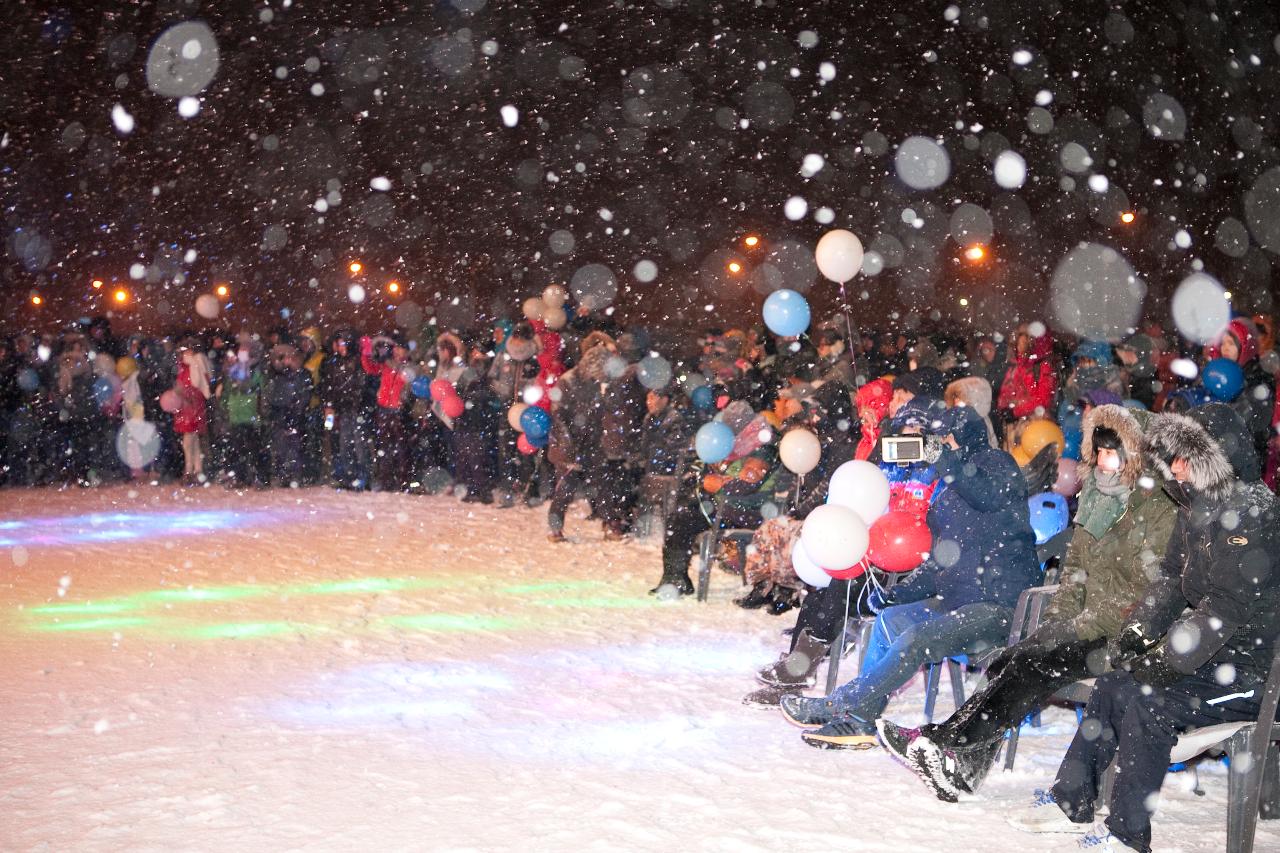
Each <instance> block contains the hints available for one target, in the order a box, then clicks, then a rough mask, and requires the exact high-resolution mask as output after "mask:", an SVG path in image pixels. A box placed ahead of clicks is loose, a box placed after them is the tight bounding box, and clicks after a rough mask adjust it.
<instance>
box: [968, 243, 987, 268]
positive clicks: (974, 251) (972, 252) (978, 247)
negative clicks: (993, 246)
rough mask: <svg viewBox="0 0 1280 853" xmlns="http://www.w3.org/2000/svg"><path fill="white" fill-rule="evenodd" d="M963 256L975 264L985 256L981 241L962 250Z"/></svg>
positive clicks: (985, 251) (985, 252)
mask: <svg viewBox="0 0 1280 853" xmlns="http://www.w3.org/2000/svg"><path fill="white" fill-rule="evenodd" d="M964 256H965V258H967V259H968V260H970V261H972V262H973V263H975V264H976V263H977V262H978V261H980V260H982V259H983V258H985V257H986V256H987V249H986V247H985V246H983V245H982V244H981V243H974V244H973V245H972V246H970V247H969V248H967V249H965V250H964Z"/></svg>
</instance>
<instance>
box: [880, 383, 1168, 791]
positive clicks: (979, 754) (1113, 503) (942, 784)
mask: <svg viewBox="0 0 1280 853" xmlns="http://www.w3.org/2000/svg"><path fill="white" fill-rule="evenodd" d="M1148 417H1149V416H1148V415H1147V413H1146V412H1140V411H1132V410H1129V409H1126V408H1125V407H1123V406H1118V405H1104V406H1098V407H1096V408H1094V409H1092V410H1090V412H1089V414H1088V415H1086V416H1085V419H1084V427H1083V435H1084V439H1083V441H1082V443H1081V454H1080V456H1081V461H1080V471H1081V482H1082V488H1081V491H1080V502H1079V509H1078V511H1077V512H1076V517H1075V531H1074V533H1073V535H1072V540H1071V545H1070V546H1069V548H1068V549H1067V554H1066V558H1065V560H1064V561H1063V565H1062V581H1061V583H1060V585H1059V587H1058V592H1057V593H1056V594H1055V595H1054V597H1053V600H1052V601H1051V602H1050V603H1049V606H1048V608H1047V609H1046V610H1045V613H1044V617H1043V620H1042V621H1041V623H1040V625H1039V626H1038V627H1037V628H1036V630H1035V632H1034V633H1033V634H1032V635H1031V636H1030V637H1027V638H1026V639H1025V640H1023V641H1022V642H1020V643H1018V644H1017V645H1015V646H1012V647H1010V648H1008V649H1006V650H1005V651H1004V652H1002V653H1001V654H1000V656H999V657H997V658H996V660H995V661H994V662H993V663H992V664H991V666H990V667H988V669H987V672H986V678H987V683H986V686H984V687H983V688H982V689H981V690H979V691H978V692H977V693H975V694H974V695H973V696H971V697H970V698H969V700H968V701H967V702H965V703H964V705H963V706H961V707H960V708H959V709H958V710H957V711H956V712H955V714H953V715H952V716H951V718H950V719H948V720H947V721H946V722H944V723H940V724H938V725H927V726H924V727H923V728H920V729H907V728H903V727H900V726H897V725H895V724H893V723H891V722H889V721H888V720H883V719H882V720H880V722H879V729H880V739H881V742H882V743H883V744H884V745H885V747H886V748H887V749H888V750H889V751H890V752H892V753H893V754H894V755H895V756H897V757H898V758H899V759H901V760H902V761H903V763H905V764H906V765H907V767H908V768H909V769H910V770H911V771H912V772H914V773H915V774H916V775H918V776H920V777H921V779H922V780H924V782H925V784H926V785H928V786H929V788H930V789H931V790H932V791H933V792H934V794H935V795H937V797H938V799H940V800H943V801H944V802H956V801H957V799H958V797H959V795H960V794H962V793H972V792H974V791H976V790H977V788H978V786H979V785H980V784H981V783H982V780H983V778H984V777H985V776H986V773H987V771H988V770H989V769H990V767H991V760H992V756H993V755H994V754H995V751H996V749H997V748H998V746H999V744H1000V743H1001V741H1002V740H1003V739H1004V733H1005V730H1006V729H1009V728H1011V727H1015V726H1017V725H1019V724H1020V723H1021V722H1022V720H1023V718H1024V717H1026V715H1027V714H1028V713H1030V712H1031V710H1032V709H1033V708H1034V707H1036V706H1037V705H1038V704H1040V703H1042V702H1044V701H1045V700H1046V699H1047V698H1048V697H1050V696H1052V695H1053V693H1054V692H1055V691H1056V690H1059V689H1060V688H1062V687H1065V686H1066V685H1068V684H1071V683H1072V682H1074V681H1076V680H1078V679H1082V678H1090V677H1094V676H1097V675H1099V674H1101V673H1102V671H1103V669H1104V667H1105V664H1106V645H1107V642H1108V640H1111V639H1114V638H1115V637H1116V635H1117V634H1119V632H1120V628H1121V627H1122V625H1123V622H1124V613H1125V612H1126V611H1127V610H1128V609H1130V608H1131V607H1132V606H1133V605H1134V602H1136V601H1137V600H1138V598H1139V596H1140V595H1141V594H1142V591H1143V590H1144V589H1145V588H1146V586H1147V583H1148V581H1149V579H1150V577H1151V576H1152V575H1153V574H1154V572H1155V569H1156V563H1157V562H1158V561H1159V560H1160V556H1161V555H1162V554H1164V551H1165V547H1166V545H1167V544H1168V542H1169V536H1170V534H1171V533H1172V532H1173V523H1174V517H1175V515H1176V513H1175V509H1174V505H1173V501H1172V500H1170V499H1169V497H1168V495H1166V494H1165V492H1164V490H1163V489H1161V488H1160V487H1159V486H1158V485H1157V483H1158V482H1159V480H1160V477H1159V474H1158V473H1156V472H1155V469H1154V467H1153V466H1152V464H1151V463H1150V462H1149V461H1148V460H1147V459H1145V458H1144V455H1143V426H1144V423H1145V422H1146V420H1147V418H1148Z"/></svg>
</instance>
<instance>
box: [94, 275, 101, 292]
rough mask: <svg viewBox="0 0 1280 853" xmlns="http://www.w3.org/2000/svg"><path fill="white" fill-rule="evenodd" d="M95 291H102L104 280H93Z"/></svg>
mask: <svg viewBox="0 0 1280 853" xmlns="http://www.w3.org/2000/svg"><path fill="white" fill-rule="evenodd" d="M93 289H94V290H102V279H100V278H95V279H94V280H93Z"/></svg>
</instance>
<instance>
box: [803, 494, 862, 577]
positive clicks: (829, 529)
mask: <svg viewBox="0 0 1280 853" xmlns="http://www.w3.org/2000/svg"><path fill="white" fill-rule="evenodd" d="M800 541H801V542H803V543H804V552H805V553H806V554H808V555H809V557H810V559H812V560H813V562H814V563H816V564H817V565H818V566H820V567H822V568H824V569H847V568H849V567H850V566H852V565H855V564H856V563H857V562H858V561H859V560H861V559H862V558H863V557H864V556H866V553H867V546H868V545H870V543H871V534H870V533H869V532H868V530H867V525H866V522H864V521H863V520H862V519H861V518H859V517H858V514H857V513H856V512H854V511H853V510H851V509H849V508H848V507H845V506H838V505H837V504H826V505H824V506H820V507H818V508H817V509H815V510H814V511H813V512H811V513H809V517H808V518H806V519H805V520H804V526H803V527H802V528H800Z"/></svg>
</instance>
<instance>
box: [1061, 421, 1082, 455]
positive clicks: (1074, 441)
mask: <svg viewBox="0 0 1280 853" xmlns="http://www.w3.org/2000/svg"><path fill="white" fill-rule="evenodd" d="M1062 441H1063V446H1062V458H1063V459H1074V460H1075V461H1077V462H1079V461H1080V445H1081V444H1082V443H1083V442H1084V433H1083V432H1081V431H1080V430H1078V429H1064V430H1063V431H1062Z"/></svg>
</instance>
